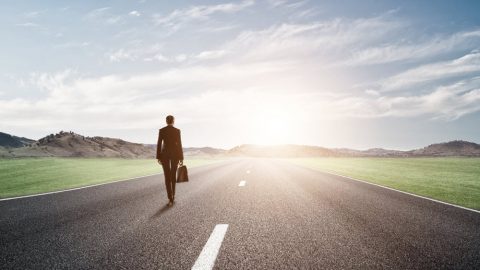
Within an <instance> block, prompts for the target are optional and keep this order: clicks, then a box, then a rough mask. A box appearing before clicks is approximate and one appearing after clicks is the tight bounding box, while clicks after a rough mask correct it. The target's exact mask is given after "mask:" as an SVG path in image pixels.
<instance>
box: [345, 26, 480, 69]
mask: <svg viewBox="0 0 480 270" xmlns="http://www.w3.org/2000/svg"><path fill="white" fill-rule="evenodd" d="M479 40H480V31H479V30H474V31H468V32H460V33H454V34H452V35H450V36H438V37H434V38H432V39H429V40H426V41H422V42H412V41H411V40H409V41H408V43H406V42H405V41H403V42H402V41H400V42H397V39H393V40H391V41H389V42H388V43H387V44H384V45H381V46H376V45H373V46H368V47H366V48H362V49H358V50H355V51H353V52H352V56H351V57H350V58H349V59H346V60H345V61H342V62H341V63H339V64H341V65H348V66H356V65H376V64H384V63H390V62H396V61H410V62H411V61H417V60H419V59H422V58H426V57H430V56H434V55H438V54H445V53H448V52H450V51H453V50H461V49H465V48H469V47H471V46H472V45H473V44H475V43H473V44H472V43H471V41H479ZM405 43H406V44H405ZM412 43H413V44H412Z"/></svg>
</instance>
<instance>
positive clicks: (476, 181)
mask: <svg viewBox="0 0 480 270" xmlns="http://www.w3.org/2000/svg"><path fill="white" fill-rule="evenodd" d="M289 160H290V161H291V162H294V163H296V164H299V165H302V166H306V167H309V168H313V169H318V170H321V171H327V172H334V173H338V174H342V175H345V176H350V177H353V178H357V179H361V180H365V181H368V182H372V183H376V184H380V185H384V186H387V187H391V188H395V189H398V190H402V191H407V192H410V193H414V194H418V195H422V196H425V197H429V198H434V199H437V200H441V201H444V202H449V203H453V204H457V205H461V206H465V207H469V208H473V209H480V158H298V159H289Z"/></svg>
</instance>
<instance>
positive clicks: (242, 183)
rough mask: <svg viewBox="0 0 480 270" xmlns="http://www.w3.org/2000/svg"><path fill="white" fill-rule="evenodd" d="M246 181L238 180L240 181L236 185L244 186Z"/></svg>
mask: <svg viewBox="0 0 480 270" xmlns="http://www.w3.org/2000/svg"><path fill="white" fill-rule="evenodd" d="M246 183H247V182H246V181H243V180H242V181H240V183H239V184H238V186H239V187H244V186H245V184H246Z"/></svg>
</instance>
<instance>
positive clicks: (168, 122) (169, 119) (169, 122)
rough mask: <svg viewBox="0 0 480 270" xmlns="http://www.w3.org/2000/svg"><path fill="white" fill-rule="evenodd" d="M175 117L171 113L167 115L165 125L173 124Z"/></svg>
mask: <svg viewBox="0 0 480 270" xmlns="http://www.w3.org/2000/svg"><path fill="white" fill-rule="evenodd" d="M174 119H175V118H174V117H173V116H172V115H169V116H167V125H170V124H173V120H174Z"/></svg>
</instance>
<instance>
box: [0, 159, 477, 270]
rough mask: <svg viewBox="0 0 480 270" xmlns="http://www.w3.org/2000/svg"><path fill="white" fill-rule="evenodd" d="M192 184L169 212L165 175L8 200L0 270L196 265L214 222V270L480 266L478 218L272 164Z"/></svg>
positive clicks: (196, 175) (210, 173)
mask: <svg viewBox="0 0 480 270" xmlns="http://www.w3.org/2000/svg"><path fill="white" fill-rule="evenodd" d="M248 171H249V173H248ZM190 177H191V181H190V182H189V183H182V184H179V185H178V186H177V188H178V190H177V196H176V197H177V203H176V204H175V205H174V206H173V207H171V208H167V207H166V206H165V205H166V203H167V201H166V199H165V198H166V194H165V188H164V186H163V180H162V175H158V176H151V177H145V178H141V179H139V180H134V181H127V182H120V183H114V184H108V185H103V186H98V187H92V188H86V189H81V190H76V191H69V192H63V193H57V194H51V195H46V196H38V197H31V198H24V199H18V200H11V201H1V202H0V243H1V246H0V268H2V269H15V268H18V269H190V268H191V267H192V266H193V265H194V264H195V262H196V261H197V258H198V257H199V255H200V254H201V251H202V249H203V248H204V246H205V244H206V243H207V241H209V238H210V236H211V234H212V231H213V230H214V228H215V226H216V225H217V224H228V229H227V231H226V233H225V236H224V238H223V239H221V240H223V242H222V243H221V247H220V249H219V252H218V255H217V254H214V255H213V256H215V255H217V256H215V257H216V261H215V265H214V269H341V268H343V269H351V268H353V269H442V268H445V269H455V268H456V269H475V268H477V269H478V268H480V214H479V213H475V212H471V211H467V210H463V209H459V208H455V207H452V206H447V205H443V204H439V203H435V202H432V201H429V200H425V199H421V198H417V197H414V196H409V195H407V194H402V193H399V192H395V191H392V190H388V189H383V188H381V187H377V186H373V185H369V184H366V183H361V182H357V181H353V180H349V179H346V178H342V177H338V176H333V175H329V174H325V173H321V172H317V171H313V170H310V169H306V168H302V167H298V166H296V165H292V164H289V163H286V162H285V161H281V160H273V159H243V160H235V161H229V162H225V163H222V164H215V165H209V166H205V167H199V168H195V169H192V170H191V171H190ZM240 181H245V182H244V186H239V183H240ZM210 255H211V254H210Z"/></svg>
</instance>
